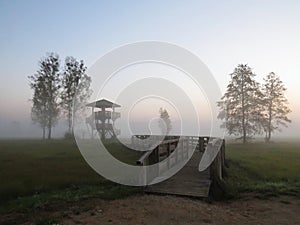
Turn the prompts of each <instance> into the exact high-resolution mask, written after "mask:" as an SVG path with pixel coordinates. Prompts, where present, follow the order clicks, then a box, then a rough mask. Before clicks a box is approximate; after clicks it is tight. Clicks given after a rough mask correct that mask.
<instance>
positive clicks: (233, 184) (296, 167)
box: [226, 140, 300, 197]
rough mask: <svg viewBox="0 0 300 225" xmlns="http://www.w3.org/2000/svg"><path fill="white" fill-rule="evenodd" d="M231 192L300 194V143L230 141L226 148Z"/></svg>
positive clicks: (228, 186) (261, 194)
mask: <svg viewBox="0 0 300 225" xmlns="http://www.w3.org/2000/svg"><path fill="white" fill-rule="evenodd" d="M226 157H227V162H228V165H229V168H228V169H227V174H228V176H227V179H226V184H227V194H228V195H229V196H231V197H238V196H239V195H240V194H241V193H243V192H254V193H256V194H257V195H258V196H259V197H268V196H276V195H279V194H286V195H294V196H298V197H300V143H299V142H293V141H290V142H288V141H282V140H281V141H280V142H275V143H251V144H247V145H242V144H234V143H230V144H228V145H227V152H226Z"/></svg>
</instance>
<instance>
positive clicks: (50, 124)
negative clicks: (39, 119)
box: [48, 119, 52, 139]
mask: <svg viewBox="0 0 300 225" xmlns="http://www.w3.org/2000/svg"><path fill="white" fill-rule="evenodd" d="M51 129H52V119H50V120H49V125H48V139H51Z"/></svg>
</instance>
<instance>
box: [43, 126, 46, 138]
mask: <svg viewBox="0 0 300 225" xmlns="http://www.w3.org/2000/svg"><path fill="white" fill-rule="evenodd" d="M45 139H46V127H45V126H43V140H45Z"/></svg>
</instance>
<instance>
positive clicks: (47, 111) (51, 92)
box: [29, 53, 60, 139]
mask: <svg viewBox="0 0 300 225" xmlns="http://www.w3.org/2000/svg"><path fill="white" fill-rule="evenodd" d="M39 67H40V68H39V70H38V71H37V73H36V74H34V75H33V76H29V79H30V87H31V88H32V89H33V91H34V94H33V99H32V100H33V106H32V119H33V121H34V122H38V123H39V124H40V125H41V127H42V128H43V137H44V136H45V129H46V128H47V129H48V139H51V130H52V127H54V126H55V124H56V122H57V119H58V115H59V104H58V97H59V89H60V74H59V56H58V55H57V54H55V53H49V54H48V55H47V56H46V57H45V58H42V59H41V60H40V62H39Z"/></svg>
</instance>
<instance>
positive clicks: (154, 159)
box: [133, 135, 225, 182]
mask: <svg viewBox="0 0 300 225" xmlns="http://www.w3.org/2000/svg"><path fill="white" fill-rule="evenodd" d="M136 137H137V138H134V139H133V142H134V143H133V144H135V145H138V144H141V143H143V140H145V139H147V138H148V137H149V136H146V135H139V136H136ZM158 138H159V137H158ZM216 140H218V141H222V143H221V144H222V145H221V149H220V151H219V152H218V154H217V156H216V157H215V159H214V160H213V162H212V163H211V165H210V167H209V170H210V176H211V180H212V181H213V182H218V181H221V180H223V176H224V168H225V140H222V139H216V138H210V137H208V136H205V137H196V136H186V137H180V138H179V137H178V136H168V137H166V138H165V139H164V140H163V141H162V142H161V143H160V144H159V145H158V146H157V147H155V148H154V149H152V150H149V151H146V152H145V153H144V154H143V155H142V156H141V157H140V158H139V159H138V160H137V161H136V164H137V165H153V164H156V163H158V162H162V161H163V160H165V159H167V160H166V169H169V168H171V167H172V166H173V165H174V164H176V163H178V162H179V161H183V160H186V159H188V158H189V152H190V150H191V148H192V147H196V148H195V151H200V152H202V153H204V151H205V150H206V149H207V145H214V141H216ZM139 142H140V143H139ZM145 147H146V146H145ZM176 147H178V148H177V150H176V151H175V152H174V150H175V149H176ZM173 152H174V155H173V161H172V157H170V156H171V154H173ZM200 160H201V159H199V162H200ZM157 170H158V171H157V173H160V169H159V168H158V169H157Z"/></svg>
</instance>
